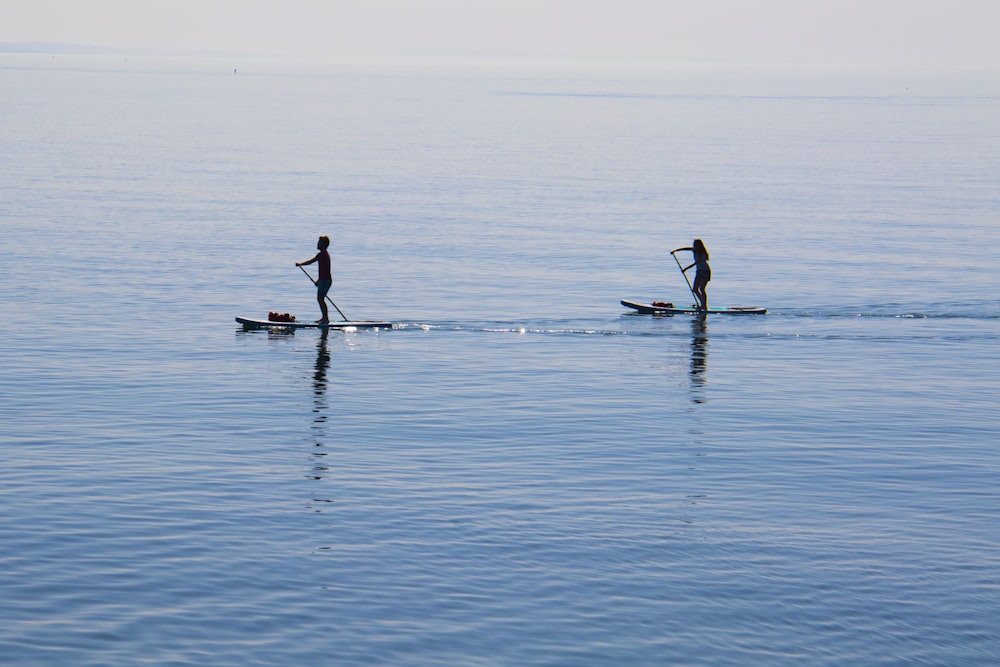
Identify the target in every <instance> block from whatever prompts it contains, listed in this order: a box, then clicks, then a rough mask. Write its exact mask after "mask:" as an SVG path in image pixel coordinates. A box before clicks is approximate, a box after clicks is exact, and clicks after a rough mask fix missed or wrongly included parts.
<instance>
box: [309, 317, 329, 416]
mask: <svg viewBox="0 0 1000 667" xmlns="http://www.w3.org/2000/svg"><path fill="white" fill-rule="evenodd" d="M328 335H329V331H328V330H327V329H323V330H321V331H320V335H319V339H318V341H317V342H316V368H315V371H314V372H313V392H314V393H315V394H316V412H319V411H320V409H321V408H322V407H323V406H322V405H321V404H320V399H322V398H323V396H324V395H325V394H326V370H327V369H328V368H329V367H330V348H329V347H328V346H327V337H328ZM324 419H325V417H324Z"/></svg>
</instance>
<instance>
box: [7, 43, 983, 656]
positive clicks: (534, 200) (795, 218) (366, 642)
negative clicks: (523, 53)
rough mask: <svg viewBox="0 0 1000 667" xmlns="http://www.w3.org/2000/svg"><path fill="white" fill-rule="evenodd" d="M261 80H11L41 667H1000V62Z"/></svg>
mask: <svg viewBox="0 0 1000 667" xmlns="http://www.w3.org/2000/svg"><path fill="white" fill-rule="evenodd" d="M237 65H238V66H239V69H238V73H236V74H234V73H233V71H232V67H233V65H232V64H230V63H227V62H221V61H195V60H150V59H135V58H129V59H127V60H125V59H121V58H118V59H114V58H94V57H91V58H85V57H68V56H58V57H54V58H53V57H49V56H44V57H41V56H11V55H8V56H2V57H0V83H2V87H3V90H4V94H3V96H2V98H0V153H2V156H3V157H2V160H0V170H2V180H0V187H2V192H3V196H2V198H0V225H2V232H3V236H2V248H3V251H2V261H0V278H2V280H0V303H2V304H3V305H4V311H5V312H4V318H3V323H2V324H0V424H2V427H0V510H2V511H0V544H2V545H3V550H2V553H0V593H2V594H0V618H3V623H0V655H2V656H3V662H4V663H5V664H11V665H46V666H51V665H72V666H83V665H137V664H155V665H275V664H285V665H317V664H330V665H712V666H717V665H734V666H737V665H739V666H743V665H804V664H808V665H824V666H832V665H991V664H997V663H998V662H1000V632H998V630H997V627H998V621H1000V604H998V602H997V600H998V597H1000V548H998V547H1000V492H998V485H997V480H998V477H1000V453H998V449H997V443H998V441H1000V437H998V436H1000V411H998V410H997V404H996V401H997V396H998V394H1000V379H998V375H997V370H998V368H1000V273H998V271H997V261H996V257H997V255H998V254H1000V234H998V233H997V229H998V225H1000V194H998V193H1000V85H998V84H997V79H996V77H995V75H993V74H989V75H987V74H981V75H973V74H956V73H950V74H944V73H939V74H932V73H906V72H897V73H880V74H873V73H853V74H851V73H837V72H822V73H816V72H798V73H789V72H784V73H780V72H749V71H746V72H723V71H717V70H716V71H712V70H704V71H694V70H692V71H680V70H678V71H674V72H614V71H597V72H583V71H560V72H556V71H544V70H534V71H529V70H520V71H515V70H509V71H507V70H459V69H453V70H444V69H442V70H431V69H417V68H397V69H390V68H383V69H365V68H336V67H332V66H331V67H320V66H313V65H309V66H306V65H303V64H301V63H291V62H285V63H264V62H247V63H237ZM319 234H329V235H330V236H331V237H332V239H333V256H334V274H335V275H334V278H335V285H334V289H333V292H332V296H333V298H334V300H335V301H336V303H337V305H338V306H339V307H340V308H341V309H342V310H343V311H344V312H345V313H346V314H347V315H348V316H349V317H351V318H355V319H365V318H368V319H376V318H377V319H388V320H391V321H394V322H396V323H398V326H397V327H396V328H395V329H393V330H390V331H378V332H373V331H364V330H359V331H356V332H346V333H343V332H331V333H329V334H328V335H322V334H320V333H319V332H316V331H299V332H297V333H294V334H280V333H268V332H263V331H256V332H248V331H243V330H242V329H240V328H239V327H238V326H237V325H236V324H235V323H234V321H233V317H234V316H235V315H246V316H256V317H261V316H266V313H267V312H268V311H269V310H281V311H290V312H293V313H295V314H296V315H298V316H299V317H300V318H312V317H315V316H316V315H317V309H316V305H315V301H314V300H313V297H312V290H311V286H310V284H309V283H308V281H307V280H306V278H305V276H303V275H302V273H301V272H300V271H299V270H297V269H296V268H295V266H294V263H295V262H296V261H301V260H304V259H307V258H309V257H311V256H312V254H313V253H314V252H315V250H314V246H315V240H316V237H317V236H318V235H319ZM695 236H699V237H701V238H703V239H704V240H705V242H706V244H707V245H708V248H709V250H710V251H711V253H712V266H713V272H714V277H713V281H712V283H711V284H710V286H709V288H710V289H709V295H710V298H711V300H712V303H713V304H714V305H763V306H766V307H768V309H769V311H770V312H769V314H768V315H766V316H763V317H732V318H725V317H716V318H709V319H707V320H706V321H699V320H697V319H693V318H690V317H673V318H670V317H664V318H653V317H649V316H635V315H630V314H628V313H626V312H625V309H623V308H622V307H621V306H620V305H619V299H621V298H623V297H625V298H634V299H654V298H655V299H665V300H672V301H674V302H677V303H685V304H686V303H690V300H689V299H690V295H689V294H688V292H687V286H686V284H685V283H684V281H683V279H682V277H681V274H680V272H679V271H678V270H677V266H676V264H674V262H673V260H672V259H671V257H670V255H669V254H668V252H669V250H670V249H671V248H674V247H677V246H681V245H688V244H689V243H690V241H691V239H692V238H693V237H695Z"/></svg>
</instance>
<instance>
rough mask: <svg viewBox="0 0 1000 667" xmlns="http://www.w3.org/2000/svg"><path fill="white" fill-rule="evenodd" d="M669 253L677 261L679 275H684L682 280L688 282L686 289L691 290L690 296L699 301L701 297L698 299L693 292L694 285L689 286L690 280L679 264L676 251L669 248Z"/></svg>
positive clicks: (696, 301)
mask: <svg viewBox="0 0 1000 667" xmlns="http://www.w3.org/2000/svg"><path fill="white" fill-rule="evenodd" d="M670 254H671V255H672V256H673V258H674V261H675V262H677V268H678V269H680V270H681V275H682V276H684V282H686V283H687V284H688V289H689V290H691V296H693V297H694V301H695V303H701V299H699V298H698V295H697V294H695V293H694V287H692V286H691V281H690V280H688V274H687V273H685V272H684V267H683V266H681V260H679V259H677V251H676V250H671V251H670ZM700 308H701V306H699V309H700Z"/></svg>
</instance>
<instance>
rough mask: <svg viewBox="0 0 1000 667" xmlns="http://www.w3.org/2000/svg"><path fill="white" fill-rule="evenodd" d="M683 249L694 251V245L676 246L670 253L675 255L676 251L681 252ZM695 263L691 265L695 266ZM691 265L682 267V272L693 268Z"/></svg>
mask: <svg viewBox="0 0 1000 667" xmlns="http://www.w3.org/2000/svg"><path fill="white" fill-rule="evenodd" d="M682 250H690V251H691V252H694V248H692V247H690V246H687V247H684V248H675V249H674V250H671V251H670V254H671V255H674V254H676V253H679V252H680V251H682ZM697 263H698V262H695V264H697ZM695 264H692V265H691V266H694V265H695ZM691 266H687V267H684V268H682V269H681V272H682V273H686V272H687V270H688V269H690V268H691Z"/></svg>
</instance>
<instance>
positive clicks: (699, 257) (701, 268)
mask: <svg viewBox="0 0 1000 667" xmlns="http://www.w3.org/2000/svg"><path fill="white" fill-rule="evenodd" d="M682 250H690V251H691V252H693V253H694V263H693V264H691V265H690V266H687V267H685V268H682V269H681V271H682V272H685V273H686V272H687V270H688V269H690V268H691V267H692V266H694V267H697V270H696V271H695V273H694V285H692V286H691V292H692V293H694V297H695V298H696V299H698V301H700V302H701V303H700V304H699V307H700V308H701V309H702V310H703V311H705V312H708V292H706V291H705V287H706V286H707V285H708V281H709V280H711V279H712V268H711V267H710V266H709V265H708V248H706V247H705V244H704V243H702V241H701V239H695V240H694V243H693V244H692V245H691V246H690V247H686V248H677V249H676V250H671V251H670V254H671V255H673V254H674V253H678V252H680V251H682Z"/></svg>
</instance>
